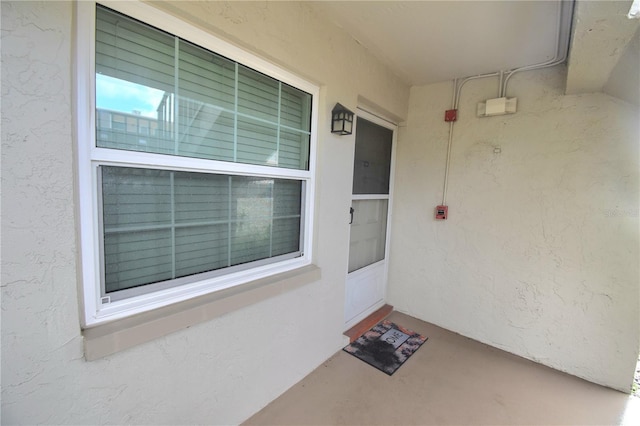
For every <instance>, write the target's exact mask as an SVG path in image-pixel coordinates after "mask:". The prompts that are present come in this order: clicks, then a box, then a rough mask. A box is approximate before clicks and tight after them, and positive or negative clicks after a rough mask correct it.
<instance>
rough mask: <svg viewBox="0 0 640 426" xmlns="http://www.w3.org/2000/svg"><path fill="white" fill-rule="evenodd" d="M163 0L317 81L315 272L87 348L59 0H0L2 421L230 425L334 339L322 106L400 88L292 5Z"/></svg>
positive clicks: (333, 235)
mask: <svg viewBox="0 0 640 426" xmlns="http://www.w3.org/2000/svg"><path fill="white" fill-rule="evenodd" d="M172 7H176V8H184V9H188V10H190V11H191V12H190V13H186V14H185V15H184V16H189V17H191V19H194V20H196V21H198V23H201V22H206V23H207V26H209V27H211V28H213V27H215V28H217V29H220V28H221V29H223V31H224V33H225V34H227V35H229V36H230V38H231V39H233V40H234V41H238V42H239V43H241V44H243V45H246V46H255V51H256V52H258V53H262V52H268V55H267V54H265V55H264V56H267V57H268V58H269V59H273V60H274V61H277V62H278V63H279V64H280V65H284V66H287V67H288V68H290V69H291V70H292V71H295V72H299V73H301V74H303V75H304V76H306V77H307V78H311V79H313V80H314V81H316V82H318V83H320V84H322V90H321V101H320V108H321V111H320V133H319V151H318V163H319V173H318V183H319V184H318V189H317V193H316V214H317V216H316V217H317V222H316V235H317V239H316V249H315V256H314V257H315V259H316V262H315V263H316V264H317V265H318V266H319V267H320V268H321V270H322V279H321V280H319V281H317V282H315V283H312V284H309V285H305V286H302V287H300V288H297V289H295V290H292V291H289V292H286V293H283V294H280V295H277V296H274V297H272V298H269V299H267V300H265V301H263V302H260V303H256V304H254V305H251V306H249V307H246V308H243V309H240V310H237V311H234V312H232V313H229V314H226V315H224V316H222V317H219V318H217V319H215V320H212V321H208V322H205V323H201V324H199V325H195V326H192V327H190V328H188V329H185V330H183V331H180V332H176V333H173V334H171V335H168V336H165V337H163V338H160V339H157V340H154V341H152V342H149V343H146V344H142V345H139V346H136V347H134V348H132V349H129V350H125V351H122V352H120V353H117V354H115V355H111V356H108V357H106V358H103V359H100V360H97V361H93V362H86V361H85V360H84V358H83V351H82V335H81V331H80V319H79V314H78V298H77V295H76V292H77V268H78V266H79V265H78V264H77V258H76V250H77V244H76V227H75V220H74V214H75V206H74V190H73V186H74V167H75V166H74V160H73V157H74V142H73V140H72V133H73V132H72V126H73V117H72V97H71V92H72V85H73V81H72V70H71V63H72V59H71V58H72V46H73V36H72V28H73V24H74V22H73V10H74V7H73V4H72V3H70V2H48V1H45V2H39V3H37V2H6V1H3V2H1V11H2V423H3V424H14V423H23V424H36V423H48V424H68V423H76V424H99V423H112V424H123V423H134V424H140V423H147V424H163V423H164V424H188V423H202V424H235V423H239V422H241V421H242V420H244V419H246V418H247V417H249V416H250V415H251V414H253V413H254V412H255V411H257V410H258V409H260V408H261V407H262V406H264V405H266V404H267V403H268V402H270V401H271V400H272V399H273V398H275V397H276V396H278V394H279V393H281V392H283V391H284V390H286V389H287V388H288V387H290V386H291V385H292V384H294V383H295V382H297V381H298V380H299V379H301V378H302V377H304V376H305V375H306V374H307V373H309V372H310V371H311V370H312V369H313V368H315V367H316V366H317V365H319V364H320V363H321V362H322V361H324V360H325V359H326V358H328V357H329V356H330V355H332V354H333V353H334V352H335V351H336V350H338V349H339V348H340V347H341V345H342V343H343V340H342V336H341V332H342V322H343V306H344V281H345V275H346V269H347V250H348V235H349V234H348V225H347V221H348V220H347V219H348V214H347V213H348V208H349V203H350V193H351V185H350V182H351V172H352V167H353V137H342V138H340V137H334V136H331V135H330V134H329V133H328V126H329V121H328V119H327V114H328V112H329V111H330V110H331V108H332V106H333V104H334V103H335V102H337V101H340V102H342V103H344V104H345V105H348V106H351V107H355V105H356V103H357V99H358V96H363V97H366V98H367V99H370V100H373V101H378V102H380V106H381V107H383V108H385V109H387V110H389V111H392V112H394V113H395V114H397V115H398V116H403V115H404V114H405V110H406V107H407V105H408V97H409V89H408V87H407V86H405V85H404V84H402V83H401V82H400V81H399V80H398V79H397V78H396V77H394V76H393V75H392V74H391V73H389V72H388V71H387V70H386V69H385V68H384V67H383V66H382V65H381V64H380V63H379V62H377V61H376V60H375V59H373V58H372V57H371V56H370V55H369V54H368V53H367V52H366V51H364V50H363V49H362V47H361V46H359V45H358V44H357V43H356V42H355V41H353V40H352V39H350V38H349V37H347V36H346V35H344V34H343V33H342V32H341V31H340V30H338V29H336V28H335V27H332V26H331V24H329V23H328V22H326V21H323V20H322V19H321V18H320V17H318V16H316V15H315V14H314V13H313V12H312V11H311V9H309V8H308V7H307V6H305V5H303V4H298V3H278V4H277V5H271V4H270V5H269V6H268V7H267V6H266V5H265V4H249V3H242V4H231V3H222V2H212V3H210V4H204V3H189V4H188V3H178V4H176V5H174V6H172ZM195 16H197V19H196V18H194V17H195ZM290 22H301V23H300V24H297V25H295V26H291V25H285V23H290ZM329 53H333V54H335V55H336V56H337V57H338V58H340V60H338V61H335V60H333V59H332V60H329V59H330V58H329V56H328V54H329ZM345 75H347V76H350V77H349V78H348V79H347V80H344V76H345Z"/></svg>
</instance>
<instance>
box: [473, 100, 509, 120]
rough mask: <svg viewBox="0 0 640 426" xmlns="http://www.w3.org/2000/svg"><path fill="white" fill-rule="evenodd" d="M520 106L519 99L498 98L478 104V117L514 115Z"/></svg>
mask: <svg viewBox="0 0 640 426" xmlns="http://www.w3.org/2000/svg"><path fill="white" fill-rule="evenodd" d="M517 106H518V98H496V99H489V100H487V101H486V102H480V103H479V104H478V110H477V115H478V117H491V116H494V115H505V114H514V113H515V112H516V108H517Z"/></svg>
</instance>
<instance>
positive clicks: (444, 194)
mask: <svg viewBox="0 0 640 426" xmlns="http://www.w3.org/2000/svg"><path fill="white" fill-rule="evenodd" d="M457 86H458V79H457V78H454V79H453V92H452V93H451V109H456V96H457V92H456V88H457ZM453 123H454V122H453V121H450V122H449V142H448V143H447V163H446V165H445V168H444V187H443V188H442V205H443V206H446V205H447V187H448V186H449V164H451V143H452V142H453Z"/></svg>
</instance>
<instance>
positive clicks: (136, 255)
mask: <svg viewBox="0 0 640 426" xmlns="http://www.w3.org/2000/svg"><path fill="white" fill-rule="evenodd" d="M171 251H172V246H171V230H170V229H156V230H151V231H133V232H132V231H126V232H125V231H122V232H117V231H115V232H106V231H105V236H104V262H105V278H104V279H105V293H111V292H114V291H118V290H125V289H128V288H133V287H138V286H141V285H145V284H149V283H154V282H160V281H165V280H169V279H171V278H172V277H173V274H172V270H171V268H172V262H171Z"/></svg>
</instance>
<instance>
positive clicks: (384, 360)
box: [343, 320, 427, 376]
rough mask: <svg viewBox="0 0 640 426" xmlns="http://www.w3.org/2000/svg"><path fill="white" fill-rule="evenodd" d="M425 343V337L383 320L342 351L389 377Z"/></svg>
mask: <svg viewBox="0 0 640 426" xmlns="http://www.w3.org/2000/svg"><path fill="white" fill-rule="evenodd" d="M426 341H427V337H424V336H421V335H419V334H418V333H414V332H413V331H411V330H407V329H406V328H404V327H401V326H399V325H397V324H394V323H392V322H391V321H388V320H384V321H382V322H380V323H378V324H376V325H375V326H374V327H373V328H372V329H371V330H369V331H367V332H366V333H364V334H363V335H362V336H360V337H358V339H357V340H355V341H354V342H353V343H351V344H350V345H347V346H345V347H344V349H343V350H344V351H345V352H347V353H350V354H351V355H353V356H355V357H356V358H360V359H361V360H362V361H364V362H366V363H367V364H369V365H372V366H373V367H375V368H377V369H378V370H380V371H382V372H384V373H387V374H388V375H390V376H391V375H392V374H393V373H395V372H396V370H397V369H398V368H400V366H401V365H402V364H403V363H404V362H405V361H406V360H407V359H409V357H410V356H411V355H413V353H414V352H415V351H417V350H418V349H420V346H422V344H423V343H424V342H426Z"/></svg>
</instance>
